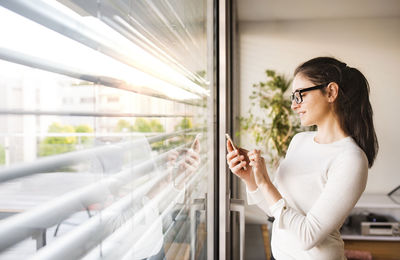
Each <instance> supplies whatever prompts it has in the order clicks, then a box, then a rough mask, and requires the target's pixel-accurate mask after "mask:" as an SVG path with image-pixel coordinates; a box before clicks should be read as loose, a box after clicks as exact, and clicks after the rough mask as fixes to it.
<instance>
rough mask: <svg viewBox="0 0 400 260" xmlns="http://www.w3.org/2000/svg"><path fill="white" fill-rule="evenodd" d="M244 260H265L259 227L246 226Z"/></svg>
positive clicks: (253, 225)
mask: <svg viewBox="0 0 400 260" xmlns="http://www.w3.org/2000/svg"><path fill="white" fill-rule="evenodd" d="M245 233H246V234H245V250H244V254H245V257H244V259H245V260H263V259H265V260H267V257H266V253H265V248H264V240H263V233H262V229H261V225H257V224H246V228H245Z"/></svg>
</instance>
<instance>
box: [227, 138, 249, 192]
mask: <svg viewBox="0 0 400 260" xmlns="http://www.w3.org/2000/svg"><path fill="white" fill-rule="evenodd" d="M226 149H227V151H228V154H227V155H226V161H227V163H228V165H229V169H230V170H231V171H232V172H233V173H234V174H235V175H236V176H238V177H239V178H240V179H242V180H243V181H244V182H245V183H246V185H247V187H248V188H249V190H255V189H256V188H257V184H256V182H255V179H254V175H253V172H252V167H251V166H250V165H249V163H250V160H249V158H248V156H247V153H248V152H249V151H247V150H246V149H243V148H239V149H238V150H235V149H233V146H232V144H231V142H230V141H229V140H227V143H226ZM244 167H246V170H245V169H244Z"/></svg>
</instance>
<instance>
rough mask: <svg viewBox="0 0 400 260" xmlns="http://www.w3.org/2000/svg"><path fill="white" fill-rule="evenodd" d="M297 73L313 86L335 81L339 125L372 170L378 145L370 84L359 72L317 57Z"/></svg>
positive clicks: (295, 73)
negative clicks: (337, 89) (358, 148)
mask: <svg viewBox="0 0 400 260" xmlns="http://www.w3.org/2000/svg"><path fill="white" fill-rule="evenodd" d="M297 74H300V75H302V76H304V77H306V78H307V79H308V80H310V81H311V82H313V83H314V84H329V83H330V82H336V84H338V85H339V92H338V97H337V98H336V100H335V111H336V113H337V115H338V117H339V120H340V126H341V127H342V129H343V130H344V131H345V132H346V133H347V134H348V135H350V136H351V137H352V138H353V139H354V140H355V141H356V143H357V144H358V146H360V148H361V149H362V150H363V151H364V152H365V154H366V155H367V158H368V166H369V167H370V168H371V167H372V165H373V163H374V160H375V158H376V154H377V153H378V149H379V145H378V139H377V137H376V133H375V129H374V123H373V120H372V114H373V113H372V107H371V103H370V102H369V84H368V81H367V79H366V78H365V77H364V75H363V74H362V73H361V72H360V71H359V70H358V69H356V68H352V67H349V66H347V65H346V63H344V62H341V61H339V60H337V59H335V58H331V57H318V58H314V59H311V60H309V61H306V62H305V63H303V64H301V65H300V66H298V67H297V68H296V70H295V72H294V75H297ZM322 91H325V89H323V90H322Z"/></svg>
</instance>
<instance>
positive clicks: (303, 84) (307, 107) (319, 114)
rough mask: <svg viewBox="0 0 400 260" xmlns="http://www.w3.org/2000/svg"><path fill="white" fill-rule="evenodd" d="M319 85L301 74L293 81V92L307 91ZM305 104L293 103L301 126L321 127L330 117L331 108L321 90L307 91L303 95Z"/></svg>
mask: <svg viewBox="0 0 400 260" xmlns="http://www.w3.org/2000/svg"><path fill="white" fill-rule="evenodd" d="M315 85H317V84H314V83H312V82H311V81H309V80H308V79H307V78H305V77H304V76H302V75H301V74H297V75H296V76H295V78H294V80H293V84H292V91H293V92H294V91H295V90H300V89H307V88H310V87H313V86H315ZM301 95H302V97H303V102H301V103H300V104H297V103H296V102H295V101H294V100H293V101H292V109H293V110H294V111H295V112H296V113H297V114H298V115H299V116H300V121H301V125H303V126H312V125H317V126H318V125H320V124H321V123H322V122H323V121H324V120H325V119H326V116H327V115H328V113H329V111H330V106H329V102H328V98H327V97H326V95H324V93H323V92H322V91H321V90H320V89H316V90H311V91H307V92H304V93H302V94H301Z"/></svg>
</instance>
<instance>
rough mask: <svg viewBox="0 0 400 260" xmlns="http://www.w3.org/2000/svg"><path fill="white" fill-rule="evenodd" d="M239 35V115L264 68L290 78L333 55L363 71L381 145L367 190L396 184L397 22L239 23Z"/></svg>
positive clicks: (399, 175) (399, 156) (399, 179)
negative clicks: (301, 67)
mask: <svg viewBox="0 0 400 260" xmlns="http://www.w3.org/2000/svg"><path fill="white" fill-rule="evenodd" d="M239 37H240V38H239V57H240V89H241V93H240V94H241V109H240V111H241V113H242V114H246V113H247V111H248V108H249V101H248V97H249V95H250V92H251V86H252V84H253V83H256V82H258V81H264V80H265V74H264V71H265V70H266V69H274V70H276V71H277V72H281V73H284V74H286V75H287V76H292V74H293V71H294V69H295V68H296V67H297V65H299V64H300V63H302V62H304V61H306V60H308V59H310V58H313V57H316V56H334V57H336V58H338V59H340V60H342V61H344V62H346V63H347V64H348V65H349V66H352V67H356V68H358V69H359V70H360V71H361V72H362V73H364V75H365V76H366V78H367V79H368V80H369V83H370V87H371V93H370V99H371V103H372V108H373V110H374V121H375V128H376V132H377V136H378V140H379V144H380V150H379V153H378V157H377V159H376V161H375V165H374V166H373V167H372V168H371V169H370V172H369V180H368V184H367V188H366V192H368V193H387V192H389V191H390V190H392V189H393V188H395V187H397V186H398V185H400V170H399V166H400V151H399V149H398V148H399V147H400V134H399V133H400V131H399V128H400V111H399V108H400V78H399V76H400V18H373V19H341V20H333V19H332V20H292V21H281V22H242V23H239ZM246 143H248V140H247V138H245V137H244V138H242V140H241V144H242V145H244V146H245V145H246ZM299 167H300V166H299Z"/></svg>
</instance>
